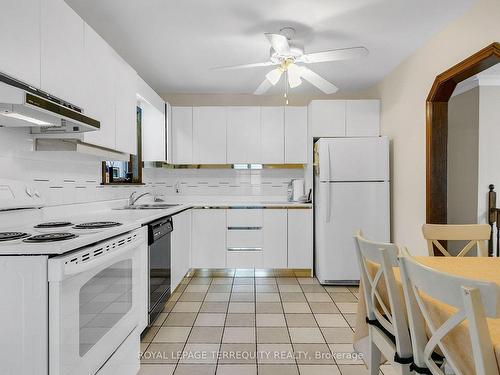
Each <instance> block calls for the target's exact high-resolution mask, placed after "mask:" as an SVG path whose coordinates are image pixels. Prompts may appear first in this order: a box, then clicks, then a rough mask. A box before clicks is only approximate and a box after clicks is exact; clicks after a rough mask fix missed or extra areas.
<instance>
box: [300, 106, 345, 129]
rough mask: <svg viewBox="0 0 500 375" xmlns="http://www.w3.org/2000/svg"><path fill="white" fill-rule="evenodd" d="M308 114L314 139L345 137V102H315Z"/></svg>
mask: <svg viewBox="0 0 500 375" xmlns="http://www.w3.org/2000/svg"><path fill="white" fill-rule="evenodd" d="M308 112H309V127H310V129H311V135H312V136H313V137H345V135H346V131H345V123H346V102H345V100H313V101H312V102H311V103H310V104H309V111H308Z"/></svg>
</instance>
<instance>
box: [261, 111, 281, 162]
mask: <svg viewBox="0 0 500 375" xmlns="http://www.w3.org/2000/svg"><path fill="white" fill-rule="evenodd" d="M260 125H261V132H262V142H261V145H262V163H264V164H283V163H284V162H285V108H284V107H261V109H260Z"/></svg>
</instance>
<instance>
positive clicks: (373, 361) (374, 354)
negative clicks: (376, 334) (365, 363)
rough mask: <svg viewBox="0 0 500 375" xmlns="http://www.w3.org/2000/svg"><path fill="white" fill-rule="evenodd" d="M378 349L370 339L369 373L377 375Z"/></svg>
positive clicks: (378, 365)
mask: <svg viewBox="0 0 500 375" xmlns="http://www.w3.org/2000/svg"><path fill="white" fill-rule="evenodd" d="M380 355H381V353H380V349H379V348H378V346H377V345H375V343H374V342H373V340H371V342H370V366H369V367H370V375H379V373H380Z"/></svg>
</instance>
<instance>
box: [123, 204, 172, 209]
mask: <svg viewBox="0 0 500 375" xmlns="http://www.w3.org/2000/svg"><path fill="white" fill-rule="evenodd" d="M177 206H179V205H178V204H167V203H151V204H134V205H132V206H129V205H127V206H125V207H122V208H119V210H164V209H167V208H172V207H177Z"/></svg>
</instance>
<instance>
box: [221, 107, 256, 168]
mask: <svg viewBox="0 0 500 375" xmlns="http://www.w3.org/2000/svg"><path fill="white" fill-rule="evenodd" d="M227 111H228V116H227V117H228V120H227V162H228V163H231V164H236V163H260V162H261V160H262V153H261V127H260V107H228V110H227Z"/></svg>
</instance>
